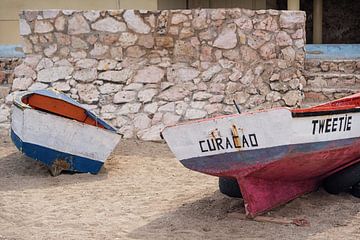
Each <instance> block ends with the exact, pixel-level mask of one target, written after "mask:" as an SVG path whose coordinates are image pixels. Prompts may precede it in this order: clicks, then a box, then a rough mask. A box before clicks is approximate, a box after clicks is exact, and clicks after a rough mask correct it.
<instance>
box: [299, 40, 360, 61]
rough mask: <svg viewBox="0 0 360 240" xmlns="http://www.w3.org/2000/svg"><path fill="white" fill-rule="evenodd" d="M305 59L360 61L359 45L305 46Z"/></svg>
mask: <svg viewBox="0 0 360 240" xmlns="http://www.w3.org/2000/svg"><path fill="white" fill-rule="evenodd" d="M305 51H306V58H307V59H329V60H331V59H334V60H341V59H345V60H346V59H360V44H306V46H305Z"/></svg>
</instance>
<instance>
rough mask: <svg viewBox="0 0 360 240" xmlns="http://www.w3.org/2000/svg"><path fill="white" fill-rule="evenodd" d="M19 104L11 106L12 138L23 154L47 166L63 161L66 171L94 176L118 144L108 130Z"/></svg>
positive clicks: (117, 140) (118, 138) (114, 136)
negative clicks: (66, 165) (65, 162)
mask: <svg viewBox="0 0 360 240" xmlns="http://www.w3.org/2000/svg"><path fill="white" fill-rule="evenodd" d="M19 105H21V104H19V103H18V104H17V105H14V107H13V113H12V123H11V130H12V139H13V141H14V143H15V145H16V146H17V147H18V148H19V149H20V150H21V151H22V152H23V153H24V154H26V155H28V156H29V157H32V158H34V159H37V160H40V161H42V162H43V163H45V164H46V165H47V166H48V167H51V166H52V165H53V164H54V162H56V161H58V160H65V161H67V162H68V163H69V167H68V168H69V169H67V170H72V171H78V172H91V173H96V172H97V171H98V170H100V168H99V166H100V167H101V165H102V164H103V163H104V161H105V160H106V159H107V158H108V156H109V155H110V153H111V152H112V151H113V149H114V148H115V147H116V145H117V144H118V142H119V141H120V135H118V134H116V133H115V132H114V131H113V130H112V129H110V130H109V129H104V128H100V127H98V126H92V125H89V124H87V123H83V122H79V121H75V120H73V119H69V118H64V117H61V116H58V115H54V114H52V113H48V112H44V111H42V110H37V109H34V108H31V107H29V105H26V106H28V107H24V106H22V107H20V106H19ZM43 110H44V109H43ZM83 110H84V109H83Z"/></svg>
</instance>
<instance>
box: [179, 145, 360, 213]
mask: <svg viewBox="0 0 360 240" xmlns="http://www.w3.org/2000/svg"><path fill="white" fill-rule="evenodd" d="M314 145H315V144H312V146H314ZM359 146H360V139H352V140H347V141H345V142H343V141H339V142H338V141H334V142H330V143H327V144H324V146H320V147H318V150H317V151H313V149H308V146H300V148H301V150H302V151H300V150H299V146H297V147H294V146H287V147H286V148H287V149H288V150H287V151H288V152H287V154H284V156H283V157H281V158H277V159H270V160H268V161H265V160H264V159H263V158H266V156H262V157H263V158H262V157H258V160H257V161H251V162H253V163H251V164H247V163H244V161H236V160H235V161H229V158H228V157H227V158H226V159H224V162H226V163H228V165H226V166H224V165H223V166H222V167H219V166H221V164H222V162H221V158H222V157H225V156H218V157H216V156H215V157H212V158H211V159H208V161H204V158H202V159H203V161H202V162H201V159H193V160H192V161H182V163H183V164H184V165H185V166H186V167H187V168H190V169H192V170H195V171H199V172H203V173H206V174H210V175H214V176H219V177H220V176H227V177H234V178H236V179H237V180H238V183H239V186H240V189H241V193H242V195H243V199H244V202H245V209H246V213H247V214H248V215H249V216H251V217H254V216H256V215H258V214H260V213H263V212H265V211H268V210H270V209H272V208H274V207H277V206H279V205H281V204H284V203H286V202H288V201H290V200H293V199H294V198H296V197H298V196H301V195H303V194H304V193H308V192H311V191H314V190H315V189H317V188H318V186H319V185H320V184H321V182H322V180H323V179H324V178H325V177H327V176H329V175H331V174H332V173H334V172H337V171H339V170H341V169H343V168H345V167H347V166H349V165H352V164H354V163H356V162H358V161H360V147H359ZM264 151H266V150H264ZM282 151H283V150H282ZM289 152H290V154H289ZM291 152H293V153H291ZM242 153H243V152H239V153H238V155H240V156H241V154H242ZM271 154H273V153H270V152H269V158H271V156H270V155H271ZM240 158H241V157H240ZM212 162H213V164H212ZM254 162H255V163H254ZM191 163H196V165H193V164H191Z"/></svg>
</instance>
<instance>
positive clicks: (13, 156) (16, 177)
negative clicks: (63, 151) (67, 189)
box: [0, 147, 108, 191]
mask: <svg viewBox="0 0 360 240" xmlns="http://www.w3.org/2000/svg"><path fill="white" fill-rule="evenodd" d="M8 149H9V154H8V155H4V154H1V155H0V191H9V190H24V189H39V188H48V187H54V186H65V185H73V184H78V183H81V182H92V181H101V180H104V179H106V178H107V175H108V172H107V170H106V169H105V168H104V167H103V168H102V169H101V170H100V172H99V174H97V175H93V174H89V173H72V172H66V171H63V172H62V173H61V175H59V176H57V177H52V176H51V175H50V173H49V171H48V169H47V167H46V166H45V165H44V164H42V163H40V162H39V161H35V160H33V159H31V158H29V157H27V156H25V155H22V154H21V153H20V152H17V151H16V150H15V149H14V150H13V149H12V148H10V147H9V148H8ZM0 150H3V149H0Z"/></svg>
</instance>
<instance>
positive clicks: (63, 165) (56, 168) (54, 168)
mask: <svg viewBox="0 0 360 240" xmlns="http://www.w3.org/2000/svg"><path fill="white" fill-rule="evenodd" d="M69 169H70V164H69V163H68V162H67V161H66V160H64V159H57V160H55V161H54V162H53V164H52V165H51V167H50V168H49V171H50V173H51V175H53V176H58V175H59V174H60V173H61V171H63V170H69Z"/></svg>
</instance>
